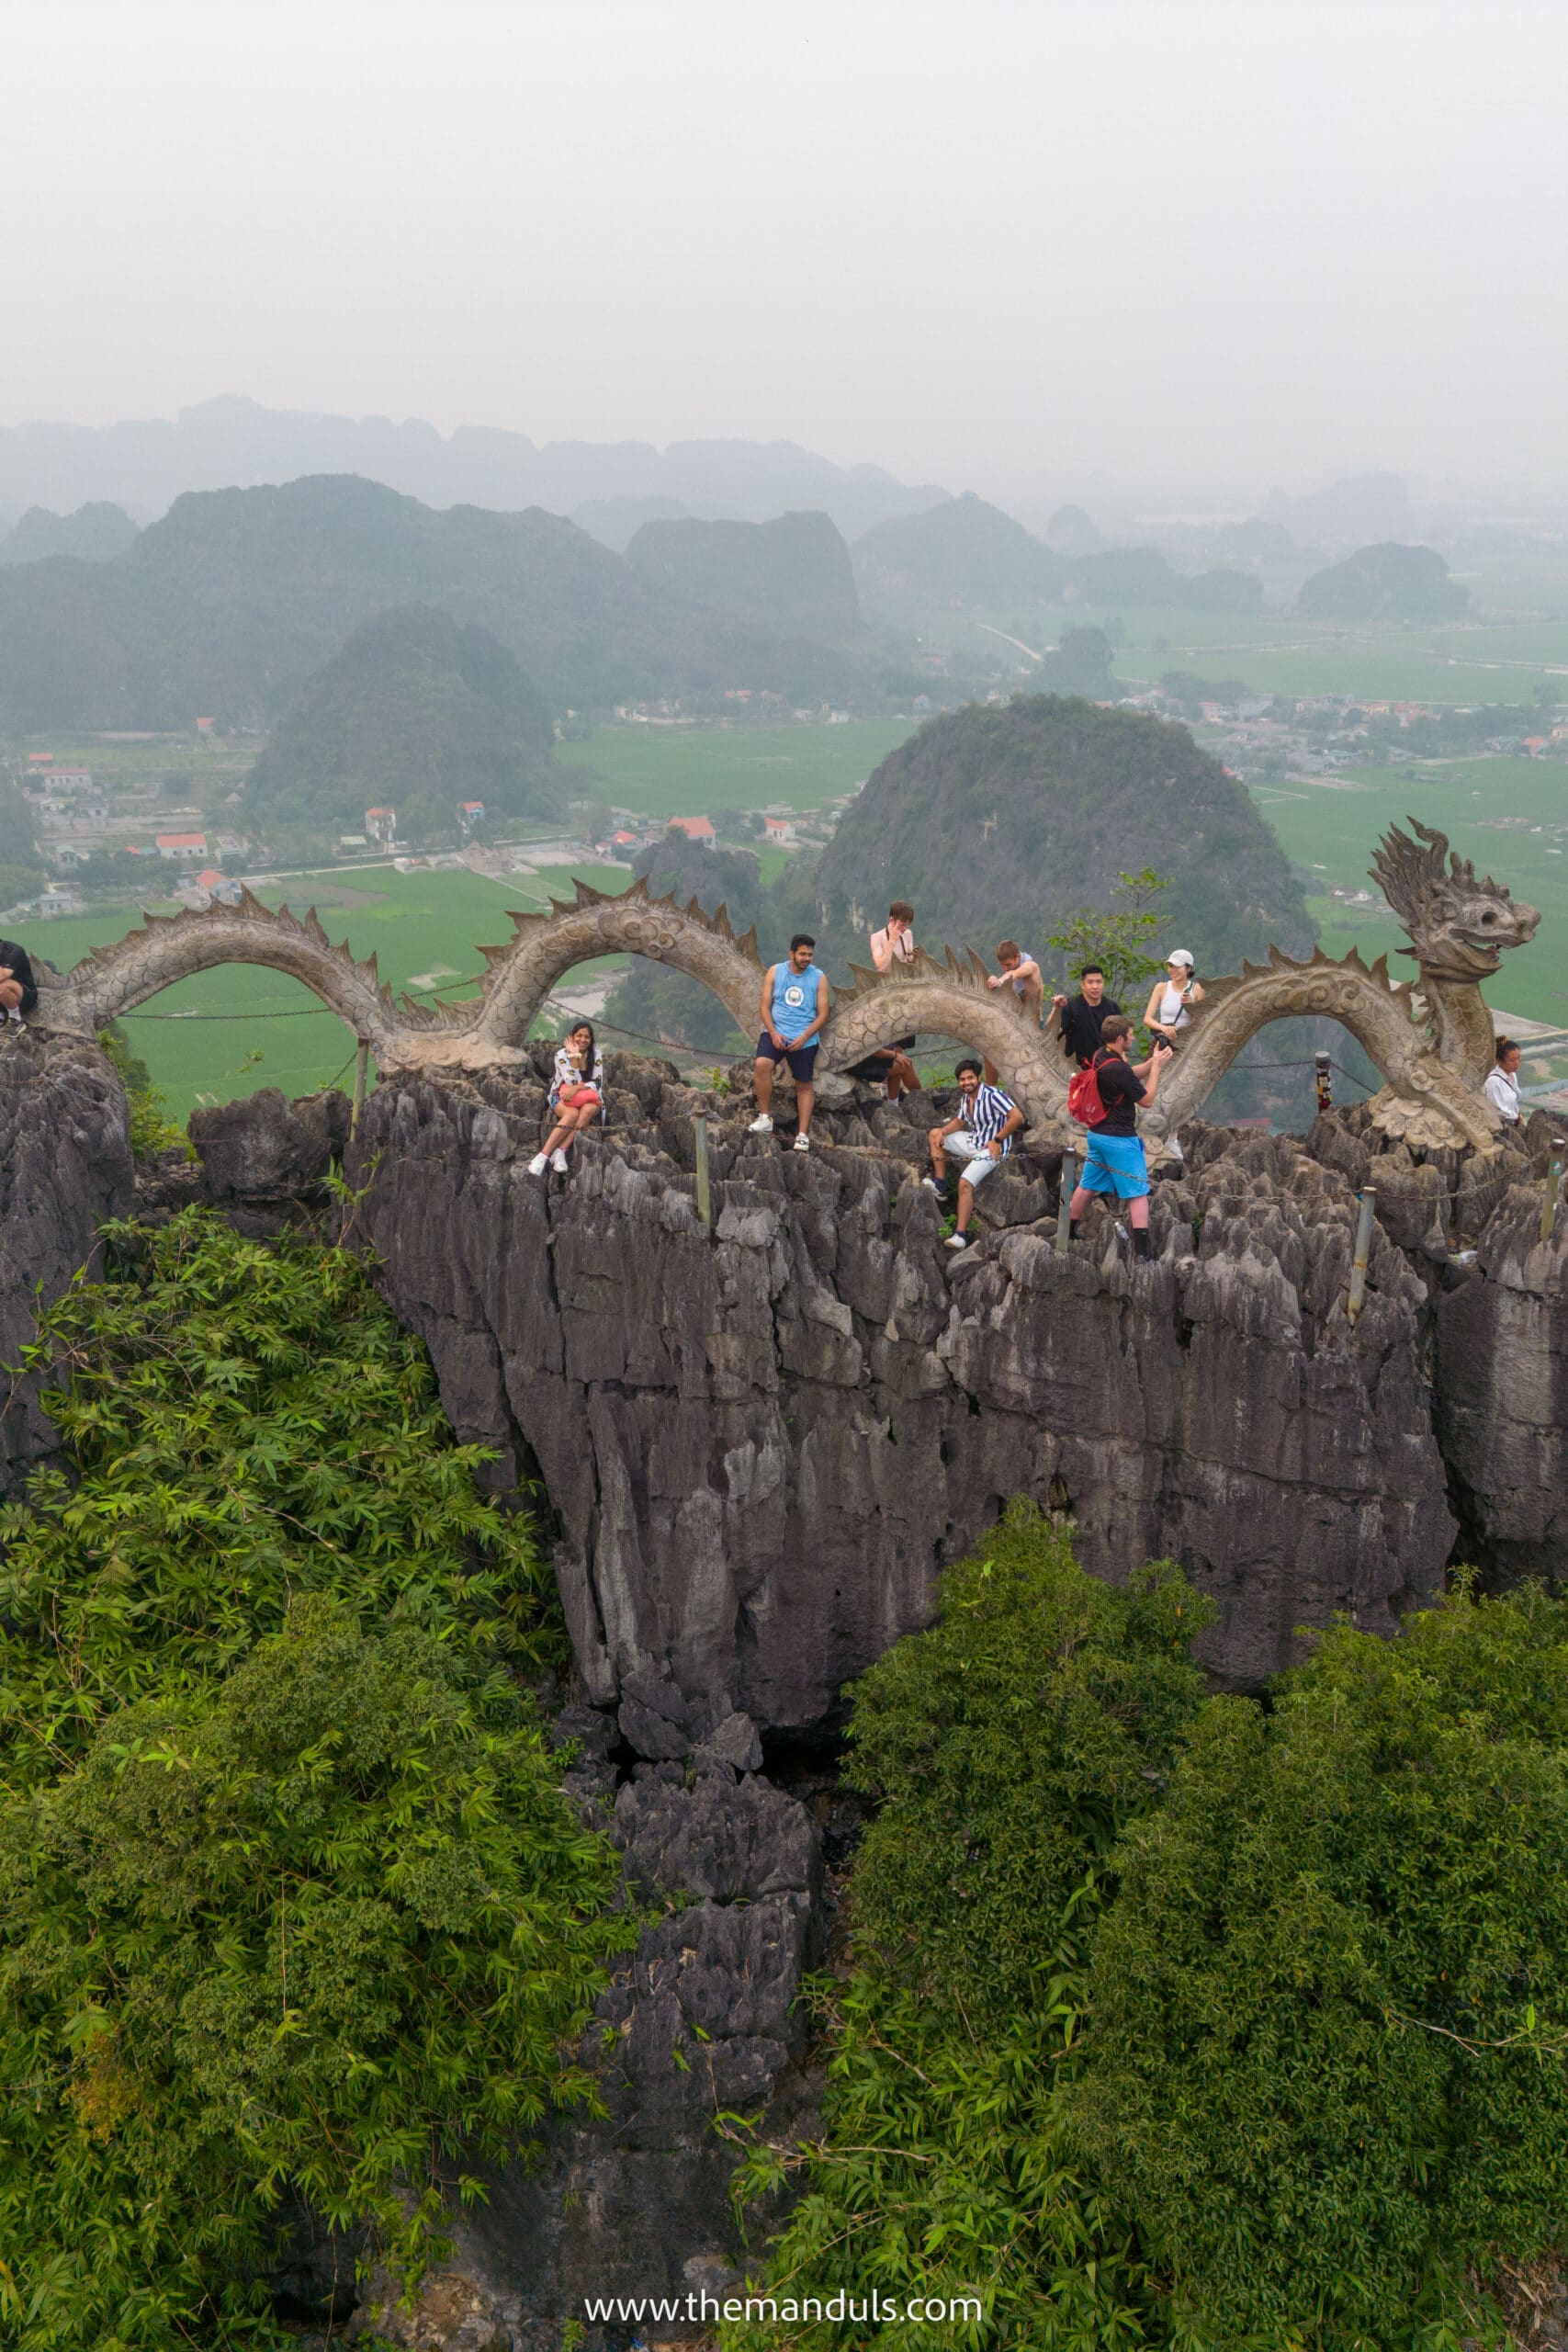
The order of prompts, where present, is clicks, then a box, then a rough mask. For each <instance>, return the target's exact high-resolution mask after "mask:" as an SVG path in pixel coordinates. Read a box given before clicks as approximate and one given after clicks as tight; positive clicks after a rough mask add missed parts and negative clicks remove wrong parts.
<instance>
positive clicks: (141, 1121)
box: [98, 1022, 190, 1160]
mask: <svg viewBox="0 0 1568 2352" xmlns="http://www.w3.org/2000/svg"><path fill="white" fill-rule="evenodd" d="M98 1043H99V1045H100V1046H102V1047H103V1050H104V1052H105V1053H106V1054H107V1057H108V1058H109V1060H110V1061H111V1062H112V1063H113V1064H114V1066H115V1069H117V1070H118V1072H119V1082H120V1084H121V1085H122V1086H123V1087H124V1089H125V1099H126V1102H127V1103H128V1105H129V1106H130V1150H131V1156H132V1158H133V1159H138V1160H145V1159H155V1158H156V1156H157V1154H158V1153H159V1152H161V1151H170V1150H173V1148H175V1145H176V1144H184V1145H185V1148H186V1152H187V1153H188V1152H189V1150H190V1146H189V1144H188V1142H186V1131H185V1129H184V1128H183V1127H180V1126H176V1125H175V1122H174V1120H173V1119H171V1118H170V1116H169V1106H168V1103H166V1102H165V1100H164V1096H163V1094H162V1093H161V1092H160V1091H159V1090H158V1088H157V1087H155V1086H154V1085H153V1083H152V1079H151V1078H150V1077H149V1076H148V1073H147V1065H146V1063H145V1062H144V1061H143V1060H142V1059H141V1055H140V1054H138V1053H136V1052H134V1051H133V1049H132V1047H131V1045H130V1039H129V1038H128V1037H127V1036H126V1034H125V1032H124V1030H123V1029H122V1028H120V1026H119V1025H118V1023H117V1022H111V1023H110V1024H109V1026H108V1027H107V1029H100V1030H99V1032H98Z"/></svg>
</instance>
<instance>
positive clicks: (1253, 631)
mask: <svg viewBox="0 0 1568 2352" xmlns="http://www.w3.org/2000/svg"><path fill="white" fill-rule="evenodd" d="M1561 585H1562V583H1560V588H1561ZM1110 623H1119V624H1120V627H1121V628H1122V630H1124V632H1125V635H1124V637H1123V639H1122V643H1121V644H1120V645H1119V646H1118V647H1117V650H1116V657H1115V665H1114V666H1115V674H1116V676H1117V677H1118V678H1119V679H1122V680H1123V681H1125V683H1126V684H1127V686H1128V687H1129V688H1134V687H1141V686H1144V685H1153V684H1155V683H1156V681H1157V680H1158V678H1159V677H1160V675H1161V673H1163V672H1165V671H1167V670H1194V671H1196V672H1197V673H1199V674H1200V675H1201V676H1202V677H1207V678H1214V679H1230V678H1234V679H1236V680H1238V681H1239V682H1240V684H1243V685H1245V686H1250V687H1252V688H1253V689H1254V690H1255V691H1256V692H1257V693H1258V694H1278V695H1318V694H1323V695H1365V696H1366V697H1367V699H1368V700H1369V701H1377V702H1382V701H1399V702H1433V703H1455V702H1467V703H1468V702H1520V701H1524V700H1528V698H1529V694H1530V691H1531V689H1532V688H1533V687H1534V686H1535V685H1536V684H1537V683H1538V682H1539V681H1540V679H1541V678H1543V677H1548V678H1550V677H1553V676H1556V677H1557V678H1558V679H1559V680H1560V692H1561V694H1562V698H1563V699H1564V700H1565V701H1568V620H1499V621H1496V622H1481V623H1479V624H1476V625H1474V626H1467V627H1464V628H1457V627H1455V626H1454V625H1453V624H1452V623H1451V622H1450V623H1446V624H1424V623H1412V624H1411V625H1410V626H1409V627H1401V626H1397V625H1395V626H1391V627H1387V628H1347V627H1342V626H1334V627H1330V626H1327V625H1325V624H1323V623H1314V622H1310V621H1301V620H1297V619H1295V618H1293V617H1292V616H1291V615H1289V614H1286V613H1269V614H1256V615H1254V614H1245V615H1244V614H1235V613H1188V612H1182V611H1180V610H1179V609H1172V610H1166V609H1163V608H1155V609H1146V610H1145V609H1126V610H1113V609H1112V608H1111V607H1109V606H1100V605H1082V604H1080V605H1033V606H1029V607H1024V608H1021V609H1019V608H1013V607H1007V606H998V608H997V609H996V610H995V611H994V612H972V611H962V612H960V611H953V610H940V611H932V612H931V613H929V614H925V615H922V616H919V626H920V627H921V633H922V635H924V636H925V637H926V639H927V640H928V642H930V643H931V644H932V645H937V646H946V647H948V648H949V649H950V650H951V651H952V652H953V653H954V654H962V655H963V656H964V657H965V658H966V659H971V658H975V657H976V656H980V657H984V658H985V659H987V661H991V660H994V661H997V662H1001V663H1007V662H1010V661H1011V660H1012V659H1013V655H1014V649H1013V648H1011V647H1010V646H1009V645H1008V644H1007V643H1006V642H1005V641H1004V639H1005V638H1006V637H1009V636H1016V637H1017V638H1018V639H1020V641H1021V643H1023V644H1025V645H1027V646H1029V647H1031V648H1032V650H1035V651H1037V652H1039V651H1046V650H1050V649H1051V648H1052V647H1054V646H1055V645H1056V644H1057V643H1058V642H1059V641H1060V639H1061V636H1062V633H1063V631H1064V630H1065V629H1068V628H1083V627H1085V626H1087V625H1090V624H1093V625H1096V626H1100V627H1104V626H1106V625H1107V624H1110ZM998 631H999V632H1001V634H1000V635H998V634H997V633H996V632H998ZM1016 658H1017V662H1018V663H1019V665H1020V666H1022V662H1023V657H1022V656H1021V655H1018V656H1017V657H1016ZM1017 683H1018V684H1019V685H1020V687H1022V686H1023V684H1024V680H1023V679H1022V678H1021V677H1020V678H1019V679H1018V680H1017ZM939 692H940V682H939V684H938V685H936V686H933V688H932V696H933V699H935V698H936V697H937V696H938V695H939Z"/></svg>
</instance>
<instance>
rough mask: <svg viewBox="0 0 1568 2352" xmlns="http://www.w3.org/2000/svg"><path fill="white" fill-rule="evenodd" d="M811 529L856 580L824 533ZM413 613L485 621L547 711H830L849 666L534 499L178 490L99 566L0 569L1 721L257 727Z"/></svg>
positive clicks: (365, 487) (832, 651) (369, 488)
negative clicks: (737, 703)
mask: <svg viewBox="0 0 1568 2352" xmlns="http://www.w3.org/2000/svg"><path fill="white" fill-rule="evenodd" d="M745 527H746V528H748V529H751V530H754V529H755V528H756V526H745ZM817 537H818V539H819V540H821V542H822V544H823V546H824V547H825V548H826V550H827V554H828V558H829V570H830V571H842V570H843V569H844V568H847V562H848V559H847V557H846V556H845V555H844V553H843V549H842V546H841V543H840V542H838V541H837V539H836V535H834V534H833V532H832V526H830V525H829V524H828V523H826V522H822V523H821V524H820V527H819V530H818V534H817ZM835 547H836V548H837V550H838V551H837V555H836V557H835V556H834V554H833V549H834V548H835ZM690 585H691V583H690V582H688V588H689V587H690ZM412 603H419V604H424V605H433V606H434V607H435V608H436V609H437V610H439V611H442V612H445V613H447V614H449V615H450V616H451V617H452V618H453V619H454V620H456V621H458V622H461V623H465V624H477V625H478V626H479V627H480V628H486V629H489V630H490V631H491V635H492V636H494V637H495V638H496V639H498V640H499V641H500V643H501V644H502V645H503V646H504V647H505V648H506V650H507V651H508V652H509V653H510V654H511V655H512V656H513V659H514V660H515V661H516V662H519V663H520V664H521V666H522V668H523V670H524V672H525V673H526V676H527V678H528V680H529V681H530V683H531V684H533V685H534V686H535V687H536V689H537V690H538V692H539V693H540V694H541V695H543V696H544V697H545V699H546V701H547V703H548V704H549V705H551V706H552V707H557V708H559V707H591V708H603V707H604V706H605V705H606V704H609V703H614V702H618V701H622V700H626V699H638V698H641V697H643V696H647V695H676V694H682V695H698V696H700V695H704V694H718V693H722V691H723V690H724V689H726V688H728V687H731V686H736V685H747V686H751V687H754V688H758V687H760V688H763V689H767V690H771V691H773V692H776V693H778V694H780V695H783V696H784V698H785V700H786V701H789V702H792V703H795V702H805V701H810V702H819V701H823V700H829V699H831V700H835V701H836V700H840V699H841V698H842V697H843V696H844V695H847V694H848V692H849V691H850V688H851V686H852V683H853V679H854V675H855V665H854V662H853V659H852V655H850V654H847V653H845V652H844V651H841V650H838V649H836V648H834V647H833V646H830V645H824V644H823V643H822V642H820V640H817V641H812V640H811V639H808V638H807V637H806V636H805V635H803V634H798V633H795V632H793V631H791V630H790V629H788V628H771V629H770V628H766V627H761V626H752V625H750V624H749V623H748V621H747V620H746V618H745V617H744V616H742V617H741V618H739V619H737V618H735V617H733V616H731V615H730V614H729V613H728V611H726V610H719V609H715V607H714V605H712V604H711V603H708V602H705V601H703V600H702V598H701V597H700V595H693V594H690V593H685V594H682V593H677V592H676V591H675V590H673V589H672V588H671V587H670V586H668V585H666V584H664V583H663V582H660V581H657V580H654V579H650V578H649V577H648V576H647V574H645V573H644V572H643V571H639V570H638V569H637V568H636V567H634V566H633V565H632V564H630V563H628V562H627V561H626V559H625V558H624V557H621V556H618V555H615V554H614V553H612V552H611V550H610V549H609V548H604V547H602V546H601V545H600V544H599V542H598V541H597V540H596V539H593V538H591V537H589V535H588V534H587V532H585V531H581V530H579V529H578V528H577V526H575V525H574V524H572V523H570V522H567V521H566V520H565V519H564V518H563V517H562V516H560V515H551V514H547V513H546V512H545V511H544V510H543V509H542V508H540V507H537V506H535V507H530V508H528V509H526V510H525V511H524V512H523V513H520V514H497V513H493V512H491V511H488V510H486V509H483V508H480V507H477V506H455V507H449V508H447V509H446V510H445V511H437V510H435V509H434V508H432V507H429V506H425V505H422V504H421V503H419V502H418V501H417V500H415V499H412V498H408V497H402V496H400V494H399V493H398V492H396V491H391V490H387V489H384V488H382V487H381V485H380V484H378V483H376V482H370V481H360V480H357V479H355V478H354V477H352V476H348V477H345V476H342V475H333V476H324V477H323V476H317V477H315V478H313V479H309V480H305V481H293V482H288V483H286V484H285V485H284V486H283V487H282V488H280V489H250V490H223V491H207V492H190V493H188V494H186V496H184V497H182V498H179V499H176V501H175V504H174V505H173V506H172V507H171V508H170V510H169V512H168V514H167V515H164V517H163V518H162V520H161V521H159V522H156V523H153V524H151V525H150V526H148V528H147V529H146V530H144V531H143V532H141V534H140V536H139V537H136V538H135V539H134V540H133V541H132V543H131V544H130V546H129V547H128V548H126V549H125V550H124V552H123V553H122V554H120V555H118V556H115V557H113V558H111V559H110V560H108V561H107V562H88V561H85V560H82V559H81V558H80V557H74V556H65V555H55V556H50V557H47V558H45V559H43V560H40V561H38V562H34V563H20V564H14V565H11V566H9V567H0V723H3V724H5V725H6V726H8V727H9V728H10V729H13V730H14V731H17V732H19V733H24V734H27V733H32V732H35V731H37V730H39V729H45V728H51V727H62V726H72V727H82V728H89V729H91V728H118V727H147V728H171V727H175V728H177V727H187V726H189V725H190V723H191V721H192V719H193V718H195V716H196V715H197V713H198V712H200V713H203V714H207V715H210V716H212V717H214V718H219V719H220V720H221V721H224V722H227V723H231V724H237V725H244V726H257V725H264V724H267V723H269V722H270V721H272V720H273V719H275V718H276V717H277V716H278V714H279V713H280V712H281V711H282V710H283V708H284V707H286V706H287V704H288V701H289V699H290V698H291V697H292V695H294V694H295V692H296V691H297V690H298V689H299V686H300V685H302V684H303V683H304V681H305V680H306V678H308V677H309V676H310V674H311V673H312V672H314V671H316V670H318V669H319V668H320V667H321V664H322V663H323V662H326V661H328V660H329V659H330V658H331V656H332V655H333V654H334V653H335V652H337V650H339V648H340V647H341V646H342V645H343V644H344V641H345V639H347V638H348V637H349V636H351V635H352V633H353V632H354V630H355V629H356V628H359V627H360V626H361V625H362V624H363V623H364V622H365V621H367V620H369V619H371V618H372V617H373V616H375V615H376V614H378V613H380V612H385V611H386V610H388V609H389V607H390V606H393V605H407V604H412Z"/></svg>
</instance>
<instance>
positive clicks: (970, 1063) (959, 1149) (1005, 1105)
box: [925, 1054, 1023, 1250]
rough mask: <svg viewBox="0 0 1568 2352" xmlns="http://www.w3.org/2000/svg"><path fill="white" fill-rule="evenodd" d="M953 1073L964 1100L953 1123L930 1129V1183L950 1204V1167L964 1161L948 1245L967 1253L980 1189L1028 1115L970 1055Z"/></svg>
mask: <svg viewBox="0 0 1568 2352" xmlns="http://www.w3.org/2000/svg"><path fill="white" fill-rule="evenodd" d="M953 1076H954V1078H956V1080H958V1091H959V1093H960V1094H961V1095H962V1096H963V1098H964V1099H963V1101H962V1102H961V1103H960V1104H959V1106H958V1110H957V1113H956V1114H955V1115H954V1116H953V1118H951V1119H948V1120H947V1121H945V1122H944V1124H943V1125H942V1126H940V1127H931V1128H929V1129H928V1130H927V1133H926V1142H927V1144H928V1145H929V1147H930V1149H931V1174H930V1175H929V1176H928V1177H927V1178H926V1179H925V1184H926V1189H927V1191H928V1192H931V1193H935V1194H936V1196H937V1198H938V1200H939V1201H945V1200H946V1198H947V1162H948V1160H949V1159H960V1160H962V1161H963V1162H964V1167H963V1172H962V1173H961V1174H960V1176H959V1179H958V1216H957V1220H956V1229H955V1230H954V1231H953V1232H952V1233H950V1234H949V1235H948V1237H947V1246H948V1248H949V1249H950V1250H964V1249H967V1248H968V1245H969V1231H968V1227H969V1215H970V1211H971V1210H972V1209H973V1208H974V1206H975V1187H976V1184H983V1183H984V1182H985V1181H986V1179H987V1176H989V1175H990V1173H991V1171H992V1170H993V1169H996V1168H999V1167H1000V1165H1001V1163H1002V1161H1003V1160H1004V1159H1006V1158H1007V1156H1008V1153H1009V1152H1010V1150H1011V1149H1012V1138H1013V1136H1015V1135H1017V1133H1018V1131H1019V1129H1020V1128H1021V1126H1022V1125H1023V1113H1022V1112H1021V1110H1020V1109H1019V1107H1018V1104H1017V1103H1015V1102H1014V1101H1013V1099H1012V1097H1011V1095H1010V1094H1004V1093H1003V1092H1002V1090H1001V1088H1000V1087H999V1086H989V1085H987V1084H986V1083H985V1082H984V1080H982V1078H981V1075H980V1065H979V1063H978V1062H977V1061H976V1058H975V1057H974V1055H973V1054H965V1055H964V1058H963V1060H962V1061H961V1062H960V1063H959V1064H958V1067H957V1069H955V1070H954V1071H953Z"/></svg>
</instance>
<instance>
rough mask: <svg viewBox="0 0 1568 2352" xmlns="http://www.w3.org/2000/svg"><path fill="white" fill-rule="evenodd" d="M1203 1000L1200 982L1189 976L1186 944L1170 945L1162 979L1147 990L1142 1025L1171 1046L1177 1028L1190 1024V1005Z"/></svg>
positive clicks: (1190, 969) (1184, 1027)
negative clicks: (1146, 1002)
mask: <svg viewBox="0 0 1568 2352" xmlns="http://www.w3.org/2000/svg"><path fill="white" fill-rule="evenodd" d="M1202 1001H1203V989H1202V983H1201V981H1199V980H1195V979H1194V978H1193V977H1192V957H1191V955H1190V952H1189V950H1188V949H1187V948H1185V947H1173V948H1172V949H1171V951H1170V954H1169V955H1168V956H1167V957H1166V959H1165V978H1164V979H1163V980H1156V982H1155V984H1154V987H1153V988H1152V989H1150V990H1149V1001H1148V1004H1147V1005H1146V1007H1145V1012H1144V1026H1145V1029H1152V1030H1153V1032H1154V1034H1155V1035H1156V1037H1163V1038H1164V1039H1165V1041H1166V1043H1167V1045H1168V1046H1169V1045H1174V1044H1175V1042H1176V1033H1177V1031H1178V1030H1179V1029H1190V1027H1191V1025H1192V1007H1193V1006H1194V1005H1195V1004H1201V1003H1202Z"/></svg>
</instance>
